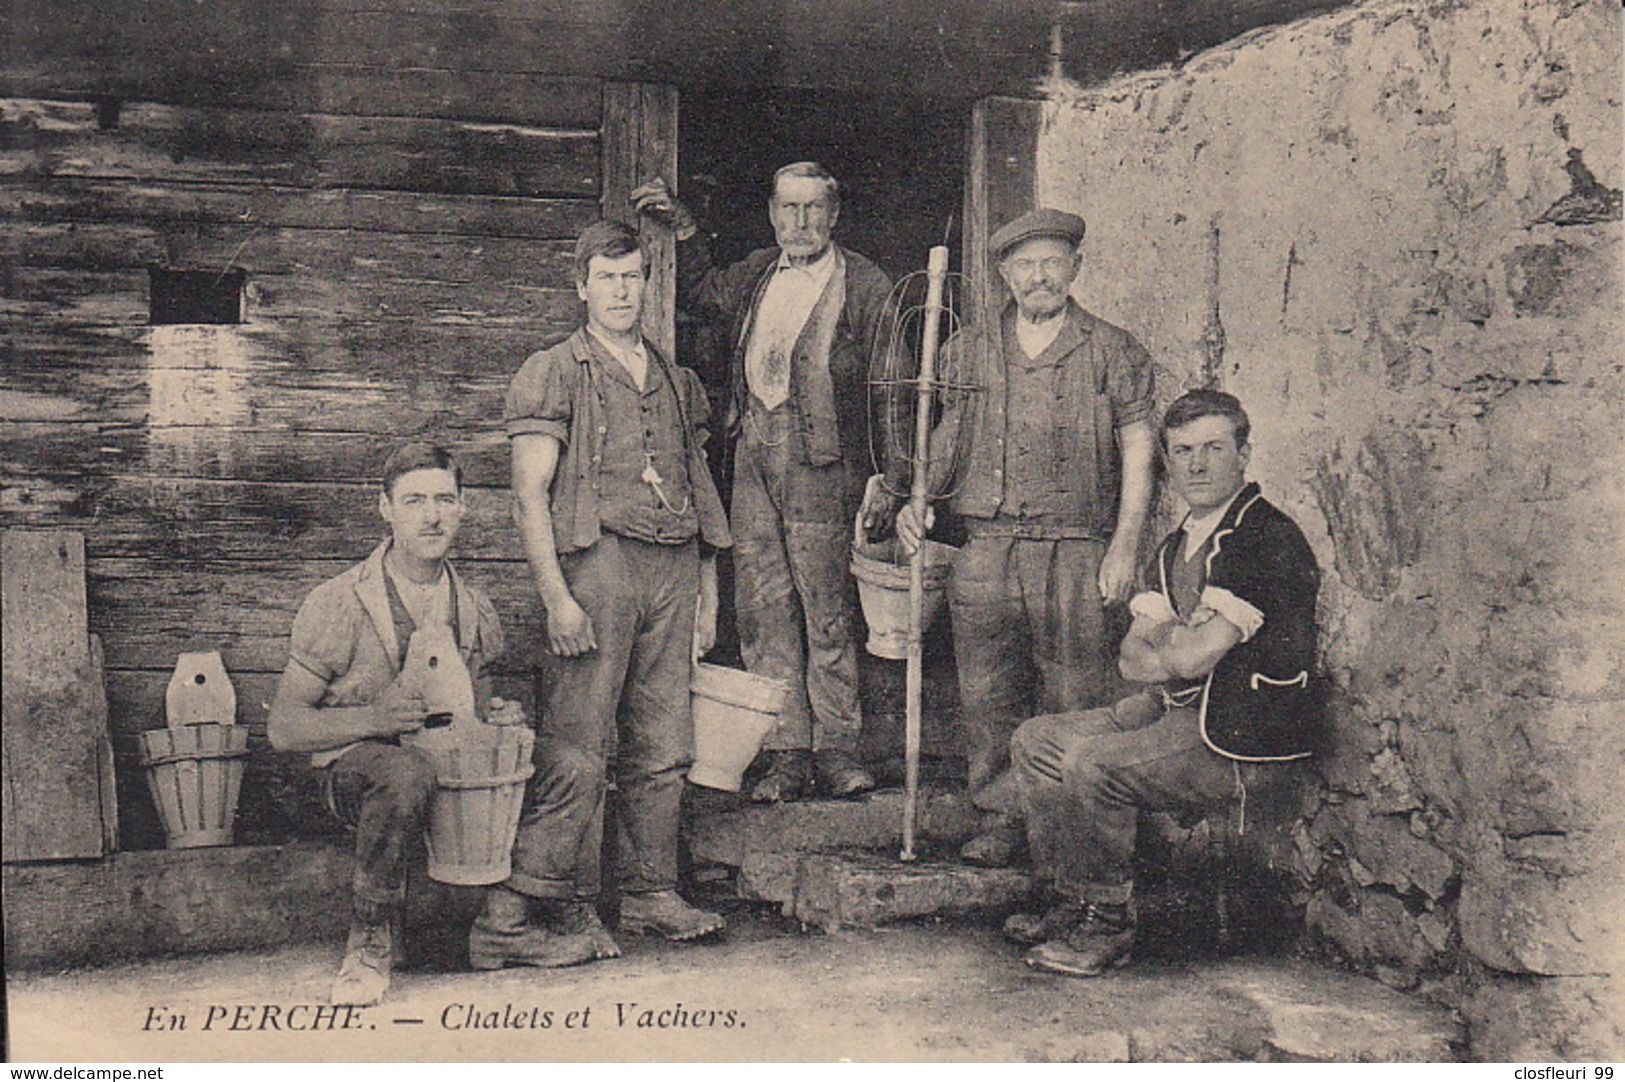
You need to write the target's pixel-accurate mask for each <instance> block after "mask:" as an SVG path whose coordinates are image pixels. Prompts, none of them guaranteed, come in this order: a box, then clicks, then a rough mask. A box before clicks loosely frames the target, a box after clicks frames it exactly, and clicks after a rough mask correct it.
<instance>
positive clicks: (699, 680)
mask: <svg viewBox="0 0 1625 1082" xmlns="http://www.w3.org/2000/svg"><path fill="white" fill-rule="evenodd" d="M789 694H790V685H789V684H786V683H785V682H784V681H783V680H774V679H773V678H772V677H768V676H757V675H756V674H754V673H748V672H741V671H740V670H738V669H729V668H724V667H723V666H721V665H711V664H708V663H706V662H703V661H698V662H695V663H694V675H693V676H692V677H691V678H690V682H689V696H690V702H691V704H692V705H693V711H694V765H693V766H691V767H689V770H688V780H689V781H691V782H693V783H694V784H695V785H703V786H705V787H706V788H708V789H721V790H723V791H724V792H728V793H737V792H738V791H739V786H740V785H741V784H742V783H743V781H744V778H745V768H746V767H748V766H750V762H751V760H752V759H754V758H756V753H757V751H759V750H760V749H761V746H762V741H763V740H764V739H765V738H766V737H767V734H768V733H769V732H771V731H772V729H773V726H774V725H776V724H778V720H779V711H780V710H783V709H784V700H785V697H786V696H787V695H789Z"/></svg>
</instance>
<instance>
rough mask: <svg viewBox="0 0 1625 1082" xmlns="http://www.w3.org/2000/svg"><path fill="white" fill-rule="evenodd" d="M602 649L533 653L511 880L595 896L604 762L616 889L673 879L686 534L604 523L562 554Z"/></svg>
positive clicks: (689, 758)
mask: <svg viewBox="0 0 1625 1082" xmlns="http://www.w3.org/2000/svg"><path fill="white" fill-rule="evenodd" d="M559 564H560V566H561V568H562V569H563V571H564V578H565V581H566V582H567V583H568V584H569V587H570V593H571V595H572V596H574V597H575V599H576V603H577V604H579V605H580V606H581V607H582V608H583V609H585V610H586V612H587V615H588V616H590V617H591V618H592V627H593V635H594V637H595V638H596V639H597V643H598V646H597V648H596V649H595V650H593V651H591V652H590V653H587V654H583V655H581V656H579V657H557V656H554V655H552V654H548V655H546V656H545V658H544V660H543V663H542V664H543V672H544V675H545V679H546V684H547V689H546V696H545V705H544V707H543V710H542V712H541V718H540V720H539V723H538V727H537V728H538V739H537V743H536V776H535V778H534V779H533V781H532V785H533V787H534V788H533V791H532V794H531V799H530V800H528V801H527V804H526V807H525V809H524V812H523V814H522V815H521V817H520V821H519V833H518V838H517V840H516V841H515V843H514V850H513V869H514V870H513V875H512V876H511V877H510V878H509V880H508V883H507V885H508V886H509V887H511V888H512V889H514V890H517V891H519V892H520V893H522V894H528V895H531V896H532V897H536V898H593V897H596V896H597V895H598V892H599V889H600V886H601V877H600V869H599V854H600V852H601V846H602V843H603V834H604V799H605V794H606V791H607V780H608V773H609V769H610V764H611V763H612V762H613V764H614V772H615V788H616V791H617V792H618V793H619V794H620V795H619V801H620V803H619V813H620V814H619V816H618V822H619V825H620V832H619V835H618V838H617V845H618V853H619V863H620V868H619V872H620V886H621V889H622V890H623V891H626V892H628V893H633V894H641V893H645V892H648V891H656V890H672V889H674V888H675V887H676V886H677V831H678V808H679V804H680V802H681V799H682V795H683V778H684V775H685V774H686V773H687V772H688V767H689V764H690V763H692V762H693V758H694V719H693V716H692V714H691V713H690V710H689V690H688V687H689V678H690V675H691V671H692V666H693V640H694V609H695V599H696V597H697V596H698V591H699V585H700V564H699V553H698V548H697V545H696V543H695V542H692V541H691V542H689V543H687V544H683V545H657V544H652V543H650V542H645V541H634V540H631V539H629V538H625V537H620V536H618V535H616V534H605V535H603V536H602V537H600V538H599V539H598V540H597V541H596V542H595V543H594V544H593V545H592V546H591V547H590V548H587V549H584V550H582V551H579V552H573V553H568V554H565V555H564V556H561V557H560V558H559Z"/></svg>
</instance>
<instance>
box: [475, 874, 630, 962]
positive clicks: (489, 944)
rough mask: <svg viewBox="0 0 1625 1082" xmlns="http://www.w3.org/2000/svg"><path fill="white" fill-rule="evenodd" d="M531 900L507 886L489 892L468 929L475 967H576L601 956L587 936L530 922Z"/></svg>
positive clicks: (492, 888)
mask: <svg viewBox="0 0 1625 1082" xmlns="http://www.w3.org/2000/svg"><path fill="white" fill-rule="evenodd" d="M530 907H531V900H530V898H528V897H526V896H525V895H523V894H520V893H519V892H518V891H514V890H509V889H508V888H507V887H503V886H496V887H491V888H490V889H489V890H487V891H486V892H485V908H484V909H483V910H481V911H480V915H479V916H478V917H476V918H474V925H473V927H472V928H470V929H469V930H468V964H469V965H470V966H471V967H473V968H474V969H501V968H502V967H503V966H505V965H520V966H541V967H544V968H552V967H556V966H573V965H577V964H579V963H581V962H590V961H592V960H593V959H594V958H597V957H598V953H597V951H596V950H595V948H594V945H593V943H592V942H591V940H589V939H588V938H587V937H586V936H584V935H561V934H559V933H558V932H556V931H553V930H552V929H549V928H538V927H535V926H533V925H532V924H531V923H530Z"/></svg>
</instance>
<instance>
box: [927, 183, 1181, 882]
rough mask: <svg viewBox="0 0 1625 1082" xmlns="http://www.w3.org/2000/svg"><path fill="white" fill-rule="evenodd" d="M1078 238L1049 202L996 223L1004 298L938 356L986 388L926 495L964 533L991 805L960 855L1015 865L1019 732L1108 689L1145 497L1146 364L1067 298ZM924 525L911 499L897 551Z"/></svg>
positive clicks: (965, 413)
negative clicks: (937, 496)
mask: <svg viewBox="0 0 1625 1082" xmlns="http://www.w3.org/2000/svg"><path fill="white" fill-rule="evenodd" d="M1083 233H1084V223H1083V219H1081V218H1079V217H1078V216H1077V215H1075V214H1067V213H1064V212H1062V211H1058V210H1050V209H1040V210H1034V211H1030V212H1028V213H1026V214H1023V215H1021V216H1020V217H1019V218H1017V219H1015V220H1014V221H1012V222H1010V223H1008V224H1007V225H1005V226H1004V227H1003V228H1002V229H1000V230H999V231H998V232H997V233H995V234H994V235H993V239H992V242H991V244H990V250H991V254H992V255H993V257H994V258H995V259H996V260H997V265H998V271H999V277H1000V278H1001V279H1003V281H1004V284H1005V286H1006V287H1007V288H1008V289H1009V291H1010V295H1011V300H1010V303H1008V304H1007V305H1006V306H1005V307H1004V310H1003V312H1002V314H1001V315H1000V317H999V318H998V320H997V322H996V323H995V324H994V325H992V326H986V327H980V328H976V327H973V328H970V329H969V330H967V331H966V332H965V333H964V334H962V335H960V336H959V337H958V338H956V339H955V340H954V341H952V342H950V343H949V344H948V346H947V348H946V350H945V355H944V362H943V370H944V372H945V373H946V374H947V375H948V378H949V379H951V380H952V381H954V382H957V383H961V384H968V385H971V386H975V387H978V388H980V389H981V390H980V392H979V393H976V394H973V395H967V396H960V397H959V398H957V399H955V400H953V401H951V402H950V403H949V404H948V408H947V409H946V411H945V413H944V416H943V419H942V421H941V422H940V423H939V425H938V428H937V430H936V431H935V432H933V434H932V441H933V442H932V448H933V450H932V455H931V460H932V462H933V463H942V464H944V465H947V464H949V463H951V462H953V461H954V456H953V455H952V453H951V450H952V449H953V448H954V447H955V446H956V444H958V443H959V441H960V440H961V439H964V440H965V443H964V447H965V448H966V453H965V454H964V455H963V456H962V462H961V464H960V465H959V467H958V474H959V475H958V476H954V477H948V476H942V477H937V478H933V485H932V491H934V492H944V491H949V490H950V489H953V490H954V491H955V495H954V497H953V502H952V506H953V509H954V510H955V511H956V512H958V513H959V514H960V515H961V516H963V517H964V520H965V524H966V528H967V533H968V540H967V542H966V544H965V547H964V549H963V550H962V551H961V552H960V554H959V557H958V560H957V561H956V563H955V565H954V571H953V577H952V579H951V580H950V583H949V595H948V596H949V606H950V611H951V612H952V614H953V627H954V654H955V661H956V662H957V665H958V669H959V700H960V717H961V720H962V725H963V729H964V733H965V741H966V752H967V758H968V759H969V777H970V790H971V798H972V800H973V801H974V802H975V804H976V806H977V807H978V808H980V809H982V811H983V812H984V819H983V824H982V830H981V833H979V834H978V836H977V837H975V838H973V839H971V840H970V841H969V842H967V843H966V844H965V846H964V847H963V848H962V849H961V850H960V856H961V857H962V858H963V859H964V860H966V861H968V862H970V863H973V864H982V865H989V866H1001V865H1006V864H1009V863H1010V862H1011V861H1012V860H1014V859H1015V858H1016V856H1017V855H1018V854H1019V851H1020V849H1021V847H1022V844H1023V841H1024V837H1023V831H1022V827H1021V823H1020V802H1019V799H1018V796H1017V793H1016V787H1015V779H1014V775H1012V774H1011V772H1010V737H1011V735H1012V734H1013V733H1014V732H1015V731H1016V727H1017V726H1018V725H1020V724H1021V722H1022V721H1024V720H1025V719H1027V718H1029V717H1031V716H1033V715H1034V714H1040V713H1056V712H1060V711H1064V710H1078V709H1082V708H1084V707H1089V706H1096V705H1101V704H1103V703H1105V702H1106V701H1107V700H1108V697H1109V695H1110V693H1111V686H1110V683H1109V676H1110V671H1111V670H1110V667H1111V653H1110V646H1109V645H1108V644H1107V643H1106V642H1105V641H1104V640H1105V637H1106V625H1105V606H1106V605H1108V604H1120V603H1122V602H1124V601H1127V600H1128V596H1129V593H1130V591H1131V589H1132V587H1133V582H1134V563H1135V560H1136V555H1135V554H1136V551H1137V550H1138V548H1139V544H1140V535H1141V533H1142V531H1143V530H1144V528H1145V518H1146V513H1147V509H1148V508H1149V506H1150V501H1151V467H1152V443H1153V440H1152V435H1151V429H1150V423H1149V421H1148V417H1149V416H1150V413H1151V383H1152V372H1151V360H1150V357H1149V356H1148V355H1147V353H1146V351H1145V349H1144V347H1142V346H1141V345H1140V344H1139V343H1138V342H1136V341H1135V340H1134V338H1133V337H1131V336H1130V335H1129V334H1128V332H1126V331H1124V330H1121V329H1120V328H1118V327H1114V326H1112V325H1111V324H1109V323H1107V322H1105V321H1104V320H1101V319H1097V318H1096V317H1095V316H1093V315H1090V314H1089V313H1088V312H1086V311H1084V310H1083V309H1082V308H1081V307H1079V305H1078V303H1077V302H1076V301H1074V300H1073V299H1072V298H1071V296H1070V290H1071V288H1072V283H1073V282H1074V281H1075V280H1076V278H1077V276H1078V271H1079V269H1080V268H1081V267H1082V265H1083V258H1082V255H1081V254H1080V251H1079V245H1080V244H1081V243H1082V241H1083ZM961 429H968V431H964V432H961ZM945 472H946V471H945ZM932 520H933V516H932V514H931V510H930V508H929V507H928V508H927V509H926V518H925V521H924V522H923V523H922V522H919V521H917V520H916V519H915V516H914V515H913V514H912V510H911V509H910V508H907V507H905V508H904V509H903V510H902V511H901V512H900V513H899V514H898V517H897V532H898V536H899V537H900V538H902V540H903V544H904V546H905V547H906V548H909V549H912V548H913V546H914V545H915V544H917V542H918V539H919V538H920V536H921V535H922V533H923V532H924V530H926V529H929V528H930V526H931V523H932Z"/></svg>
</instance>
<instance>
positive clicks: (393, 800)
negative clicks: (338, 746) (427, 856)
mask: <svg viewBox="0 0 1625 1082" xmlns="http://www.w3.org/2000/svg"><path fill="white" fill-rule="evenodd" d="M327 770H328V771H329V773H328V776H327V779H326V783H327V785H328V786H329V787H330V788H329V790H328V796H329V803H330V804H331V805H332V807H333V809H334V811H335V813H337V814H338V815H339V817H340V818H341V819H343V820H345V821H346V823H347V825H351V826H354V827H355V872H354V874H353V876H352V879H351V889H352V893H353V904H354V907H355V913H356V915H357V916H358V917H361V918H362V919H364V920H368V921H375V920H379V919H381V918H383V917H385V916H388V915H389V914H391V913H396V912H399V911H400V908H401V905H402V903H403V902H404V901H405V900H406V858H407V857H408V856H409V855H410V854H411V853H413V852H415V851H416V847H417V846H419V845H421V844H422V843H421V839H422V837H423V829H424V826H425V825H426V824H427V822H428V815H429V801H430V799H431V798H432V797H433V796H434V789H435V770H434V764H433V763H432V762H430V761H429V757H428V756H426V755H425V754H423V753H422V752H421V751H418V750H417V749H415V748H410V747H399V746H397V745H395V744H386V743H384V742H382V741H378V740H367V741H363V742H362V743H360V744H356V745H355V746H354V747H351V748H350V749H349V750H348V751H346V752H345V753H344V754H343V755H341V756H339V757H338V758H337V759H336V760H334V761H333V763H332V764H331V765H330V766H328V767H327Z"/></svg>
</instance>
